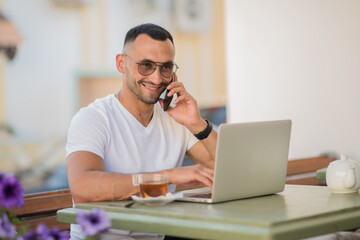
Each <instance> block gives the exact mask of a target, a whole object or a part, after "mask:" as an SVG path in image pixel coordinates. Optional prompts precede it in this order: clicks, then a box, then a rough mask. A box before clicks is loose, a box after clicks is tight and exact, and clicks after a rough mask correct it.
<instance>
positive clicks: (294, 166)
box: [286, 155, 335, 185]
mask: <svg viewBox="0 0 360 240" xmlns="http://www.w3.org/2000/svg"><path fill="white" fill-rule="evenodd" d="M334 160H335V159H334V158H333V157H329V156H327V155H320V156H318V157H311V158H302V159H295V160H289V162H288V168H287V177H286V183H287V184H301V185H321V184H324V181H323V180H320V179H317V178H316V171H317V170H319V169H322V168H326V167H327V166H328V165H329V163H330V162H332V161H334Z"/></svg>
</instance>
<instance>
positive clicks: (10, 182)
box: [0, 172, 24, 208]
mask: <svg viewBox="0 0 360 240" xmlns="http://www.w3.org/2000/svg"><path fill="white" fill-rule="evenodd" d="M0 203H1V205H2V206H3V207H4V208H10V207H14V206H17V207H21V206H22V205H24V189H23V188H22V186H21V184H20V182H19V181H18V180H17V178H16V177H15V176H14V175H13V174H11V173H6V174H3V173H1V172H0Z"/></svg>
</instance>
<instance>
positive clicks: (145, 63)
mask: <svg viewBox="0 0 360 240" xmlns="http://www.w3.org/2000/svg"><path fill="white" fill-rule="evenodd" d="M141 65H142V66H143V67H145V68H153V63H150V62H143V63H141Z"/></svg>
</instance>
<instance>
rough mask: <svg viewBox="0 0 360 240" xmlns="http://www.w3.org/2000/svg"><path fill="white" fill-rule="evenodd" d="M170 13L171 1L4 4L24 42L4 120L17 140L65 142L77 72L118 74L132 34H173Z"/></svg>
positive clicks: (17, 0) (8, 73) (8, 71)
mask: <svg viewBox="0 0 360 240" xmlns="http://www.w3.org/2000/svg"><path fill="white" fill-rule="evenodd" d="M85 2H86V1H85ZM170 9H171V2H169V1H167V0H157V1H156V2H149V1H136V2H135V1H128V0H106V1H99V0H93V1H88V5H87V6H86V7H62V6H57V5H55V4H54V1H51V0H31V1H24V0H3V1H2V11H3V13H4V14H5V16H6V17H7V18H8V19H9V20H10V21H11V22H12V23H13V24H14V25H15V26H16V27H17V29H18V31H19V32H20V34H21V36H22V37H23V44H22V45H21V46H20V48H19V49H18V51H17V55H16V57H15V58H14V60H13V61H7V63H6V65H5V72H4V78H5V83H4V85H5V89H6V92H5V97H4V100H5V106H6V109H5V117H6V122H7V123H8V124H9V125H10V126H11V127H12V128H14V130H15V133H16V134H17V138H18V139H20V140H25V141H28V140H38V139H41V140H42V139H50V138H65V137H66V135H67V130H68V126H69V123H70V120H71V118H72V116H73V115H74V113H75V112H74V106H76V103H77V102H76V99H75V97H76V96H75V94H76V93H75V92H76V91H77V89H76V84H75V81H76V79H75V77H76V74H77V72H78V71H79V70H81V71H83V70H88V71H94V72H96V71H103V72H105V71H112V72H116V67H115V56H116V54H117V53H120V52H121V50H122V45H123V39H124V37H125V34H126V32H127V31H128V29H130V28H131V27H133V26H135V25H137V24H140V23H144V22H153V23H156V24H160V25H162V26H164V27H166V28H169V29H170V30H171V28H170V25H171V24H169V23H171V21H170V20H169V18H170V17H171V15H170V11H169V10H170ZM114 92H116V89H114ZM2 100H3V96H1V101H2Z"/></svg>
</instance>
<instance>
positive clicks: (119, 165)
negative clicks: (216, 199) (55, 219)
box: [66, 94, 198, 239]
mask: <svg viewBox="0 0 360 240" xmlns="http://www.w3.org/2000/svg"><path fill="white" fill-rule="evenodd" d="M197 141H198V140H197V139H196V138H195V137H194V135H193V134H192V133H191V132H190V131H189V130H188V129H187V128H186V127H185V126H183V125H181V124H179V123H177V122H176V121H175V120H174V119H173V118H172V117H170V116H169V115H168V114H167V113H166V112H164V111H163V110H162V108H161V106H160V104H159V103H157V104H155V106H154V114H153V117H152V119H151V121H150V123H149V125H148V126H147V127H144V126H143V125H142V124H141V123H140V122H139V121H138V120H137V119H136V118H135V117H134V116H133V115H132V114H131V113H129V112H128V111H127V110H126V108H125V107H124V106H123V105H122V104H121V103H120V102H119V100H118V99H117V98H116V97H115V96H114V95H113V94H111V95H109V96H107V97H105V98H101V99H97V100H96V101H95V102H93V103H91V104H90V105H89V106H88V107H86V108H82V109H81V110H80V111H79V112H78V113H77V114H76V115H75V116H74V118H73V119H72V121H71V125H70V128H69V132H68V140H67V145H66V156H68V155H69V154H71V153H73V152H76V151H88V152H92V153H95V154H97V155H98V156H100V157H102V158H103V159H104V164H105V169H106V171H108V172H118V173H125V174H131V173H138V172H153V171H160V170H164V169H170V168H175V167H180V166H181V165H182V162H183V159H184V156H185V153H186V151H187V150H189V149H190V148H191V147H192V146H193V145H194V144H195V143H196V142H197ZM173 190H174V186H171V187H169V191H173ZM78 230H80V229H79V228H78V226H76V227H74V226H72V237H73V236H74V235H73V233H75V232H78ZM126 232H127V233H129V231H126ZM79 234H80V233H79ZM144 237H145V236H144ZM118 239H119V238H118ZM125 239H132V238H125ZM141 239H143V238H141ZM144 239H145V238H144ZM146 239H147V238H146ZM155 239H157V238H155Z"/></svg>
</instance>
